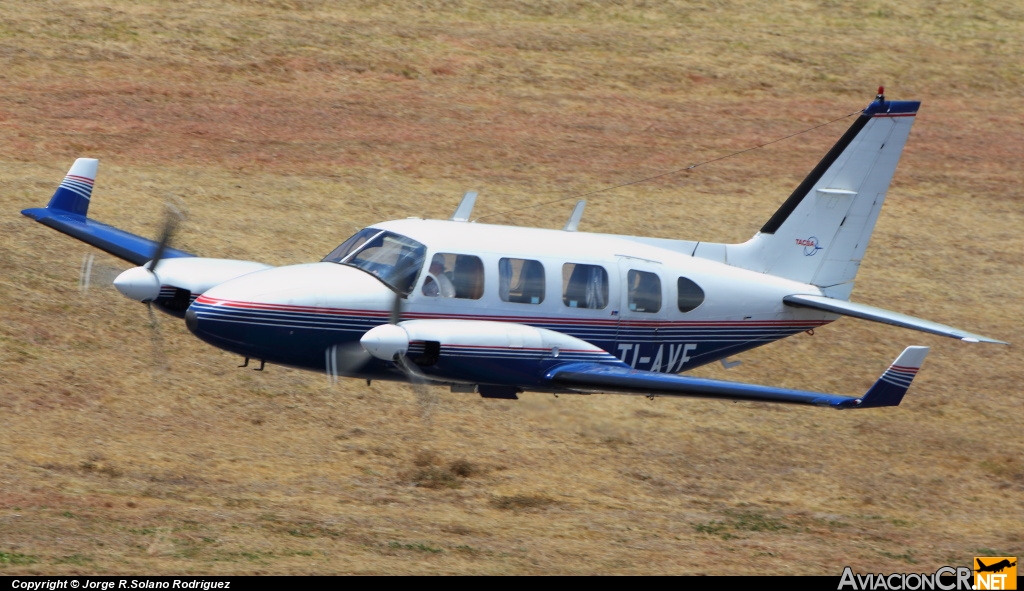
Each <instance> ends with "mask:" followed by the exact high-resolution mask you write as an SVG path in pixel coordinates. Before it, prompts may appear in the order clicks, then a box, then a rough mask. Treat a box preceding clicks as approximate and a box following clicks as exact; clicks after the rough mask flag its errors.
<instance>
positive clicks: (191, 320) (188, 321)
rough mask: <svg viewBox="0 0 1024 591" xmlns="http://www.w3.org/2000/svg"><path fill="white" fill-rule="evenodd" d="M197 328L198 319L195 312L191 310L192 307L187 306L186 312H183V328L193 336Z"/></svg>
mask: <svg viewBox="0 0 1024 591" xmlns="http://www.w3.org/2000/svg"><path fill="white" fill-rule="evenodd" d="M198 327H199V319H198V318H196V311H195V310H194V309H192V306H189V307H188V310H185V328H187V329H188V330H189V332H191V333H193V334H195V332H196V329H197V328H198Z"/></svg>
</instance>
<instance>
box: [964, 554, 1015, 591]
mask: <svg viewBox="0 0 1024 591" xmlns="http://www.w3.org/2000/svg"><path fill="white" fill-rule="evenodd" d="M1016 588H1017V557H1016V556H975V557H974V589H975V590H976V591H982V590H986V591H987V590H988V589H999V590H1000V591H1003V590H1009V589H1016Z"/></svg>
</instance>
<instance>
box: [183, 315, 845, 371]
mask: <svg viewBox="0 0 1024 591" xmlns="http://www.w3.org/2000/svg"><path fill="white" fill-rule="evenodd" d="M191 310H193V311H194V312H195V315H196V318H197V320H198V321H199V327H198V329H197V330H194V332H195V333H196V336H198V337H199V338H201V339H202V340H204V341H206V342H208V343H210V344H212V345H214V346H216V347H220V348H222V349H226V350H228V351H232V352H235V353H238V354H239V355H243V356H246V357H252V358H255V359H265V360H266V361H268V362H270V363H277V364H281V365H289V366H295V367H301V368H306V369H314V370H324V369H325V358H324V351H325V350H326V349H327V348H328V347H331V346H332V345H342V344H346V343H355V342H358V340H359V338H360V337H362V335H363V334H364V333H365V332H366V331H368V330H370V329H371V328H373V327H375V326H378V325H380V324H383V323H384V322H386V321H387V315H388V314H387V312H382V311H371V310H338V309H330V308H312V307H302V306H283V305H281V306H278V305H260V304H244V303H240V302H227V303H226V302H216V303H212V304H211V303H208V302H204V301H203V298H200V299H199V300H198V301H196V302H194V303H193V304H192V307H191ZM442 318H443V319H465V320H488V321H506V322H517V323H519V324H526V325H531V326H536V327H539V328H545V329H548V330H553V331H557V332H561V333H564V334H568V335H570V336H573V337H576V338H579V339H581V340H584V341H587V342H589V343H591V344H593V345H595V346H597V347H600V348H601V349H604V350H605V351H607V352H608V353H610V354H611V355H610V356H608V355H604V358H605V359H606V360H608V361H610V362H614V361H615V360H621V361H622V362H623V363H625V364H627V365H629V366H631V367H634V368H636V369H645V370H651V371H661V372H671V373H678V372H680V371H685V370H688V369H692V368H694V367H697V366H699V365H703V364H706V363H710V362H714V361H717V360H719V359H722V358H725V357H728V356H730V355H734V354H736V353H739V352H742V351H746V350H749V349H752V348H754V347H757V346H759V345H762V344H764V343H768V342H771V341H775V340H778V339H781V338H784V337H787V336H790V335H792V334H795V333H798V332H802V331H805V330H808V329H810V328H814V327H817V326H820V325H822V324H824V323H825V322H822V321H801V322H794V321H728V322H681V321H665V322H642V323H639V322H637V323H630V322H629V321H622V322H621V323H619V322H616V321H608V320H598V321H595V322H593V323H587V321H586V320H582V319H579V318H550V317H510V316H488V315H454V316H453V315H440V314H407V315H406V316H405V319H406V320H412V319H442ZM211 323H213V324H214V326H215V328H213V327H210V324H211ZM203 325H205V326H207V327H208V328H206V329H203ZM415 348H416V347H415V345H414V347H413V349H414V350H415ZM579 355H582V356H581V358H580V359H576V356H572V355H570V356H566V357H563V358H562V359H561V360H560V361H558V362H559V363H562V362H565V361H577V360H583V359H586V360H590V361H595V360H597V359H595V358H594V357H591V356H589V355H590V354H579ZM579 355H577V356H579ZM542 357H543V355H542V354H540V353H536V354H534V353H530V352H529V351H526V352H523V353H521V354H516V353H513V352H510V351H509V350H508V349H500V350H499V349H487V348H469V347H446V349H445V350H443V351H442V355H441V359H440V360H439V362H438V364H437V366H435V367H433V368H425V369H424V371H425V372H426V373H428V374H429V373H437V374H439V375H442V374H444V373H445V372H447V371H455V370H456V369H457V368H458V371H459V372H460V373H464V372H466V371H469V372H470V373H472V374H474V375H476V374H477V373H478V372H477V371H476V370H475V369H470V368H471V367H472V368H479V369H480V372H479V375H480V378H481V379H486V377H487V376H494V375H495V373H494V372H497V373H499V374H501V375H503V376H509V375H512V374H515V375H517V376H518V377H522V378H525V377H526V376H533V377H534V378H535V377H536V376H537V375H539V373H542V372H538V369H539V364H540V360H541V358H542ZM485 368H486V369H485ZM360 376H364V377H376V378H388V377H395V374H394V372H393V369H392V368H391V364H390V363H387V362H383V361H378V360H374V362H372V363H369V364H368V365H367V366H366V367H365V368H364V370H363V371H362V372H360ZM467 379H468V378H467Z"/></svg>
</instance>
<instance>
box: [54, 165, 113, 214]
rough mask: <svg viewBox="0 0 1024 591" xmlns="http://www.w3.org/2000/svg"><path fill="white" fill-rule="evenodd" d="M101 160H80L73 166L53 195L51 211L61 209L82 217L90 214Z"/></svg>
mask: <svg viewBox="0 0 1024 591" xmlns="http://www.w3.org/2000/svg"><path fill="white" fill-rule="evenodd" d="M99 163H100V161H99V160H96V159H95V158H79V159H78V160H75V163H74V164H72V165H71V170H69V171H68V173H67V175H65V176H64V180H63V181H62V182H61V184H60V186H59V187H57V190H56V191H55V192H54V193H53V197H51V198H50V203H49V204H47V206H46V207H47V208H49V209H59V210H61V211H66V212H68V213H74V214H78V215H81V216H84V215H86V214H88V212H89V200H90V199H91V198H92V185H93V183H94V182H95V181H96V169H97V168H98V167H99Z"/></svg>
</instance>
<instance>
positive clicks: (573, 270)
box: [22, 89, 1005, 409]
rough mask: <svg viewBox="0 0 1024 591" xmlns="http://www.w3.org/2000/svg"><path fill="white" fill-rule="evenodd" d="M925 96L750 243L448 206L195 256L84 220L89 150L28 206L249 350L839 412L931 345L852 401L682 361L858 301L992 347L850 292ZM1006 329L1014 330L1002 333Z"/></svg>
mask: <svg viewBox="0 0 1024 591" xmlns="http://www.w3.org/2000/svg"><path fill="white" fill-rule="evenodd" d="M919 105H920V103H919V102H916V101H888V100H886V99H885V97H884V95H883V94H882V93H881V89H879V95H878V96H877V97H876V98H875V100H874V101H873V102H872V103H871V104H870V105H868V107H867V108H866V109H864V111H863V112H862V113H861V114H860V115H859V116H858V118H857V119H856V121H855V122H854V123H853V125H852V126H851V127H850V129H849V130H848V131H847V132H846V133H845V134H844V135H843V136H842V137H841V138H840V139H839V141H838V142H837V143H836V144H835V146H833V147H832V149H831V150H829V152H828V153H827V154H826V155H825V157H824V158H823V159H822V160H821V162H819V163H818V165H817V166H815V167H814V169H813V170H812V171H811V173H810V174H809V175H808V176H807V178H806V179H804V181H803V182H802V183H800V185H799V186H798V187H797V188H796V190H795V191H793V194H792V195H790V196H789V198H788V199H787V200H786V201H785V202H784V203H783V204H782V207H780V208H779V210H778V211H776V212H775V214H774V215H772V216H771V218H770V219H769V220H768V221H767V223H765V224H764V226H763V227H762V228H761V230H760V231H759V232H758V233H757V234H756V235H755V236H754V237H753V238H751V239H750V240H748V241H747V242H745V243H743V244H715V243H708V242H691V241H686V240H670V239H661V238H643V237H635V236H615V235H607V234H589V233H585V232H577V231H576V228H577V225H578V223H579V220H580V215H581V214H582V202H580V203H579V204H577V207H576V209H575V210H574V212H573V214H572V216H571V217H570V219H569V221H568V223H567V224H566V225H565V227H564V228H563V229H562V230H546V229H536V228H518V227H511V226H499V225H489V224H480V223H470V221H469V220H470V214H471V211H472V208H473V203H474V201H475V198H476V194H475V193H467V194H466V196H465V197H464V198H463V201H462V203H461V204H460V205H459V207H458V209H457V211H456V212H455V214H454V215H453V216H452V217H451V218H450V219H448V220H424V219H405V220H398V221H390V222H384V223H380V224H376V225H373V226H370V227H368V228H366V229H364V230H361V231H359V232H358V233H356V234H355V235H354V236H352V237H351V238H349V239H348V240H346V241H345V242H344V243H342V244H341V246H339V247H338V248H336V249H335V250H334V251H333V252H331V253H330V254H328V255H327V256H326V257H325V258H324V259H323V260H322V261H320V262H318V263H310V264H301V265H289V266H284V267H271V266H270V265H265V264H262V263H258V262H251V261H239V260H225V259H209V258H198V257H195V256H194V255H192V254H190V253H186V252H183V251H180V250H176V249H173V248H170V247H168V246H167V241H168V238H169V234H170V231H169V228H168V230H167V231H165V233H164V236H163V238H161V239H160V240H159V241H154V240H148V239H145V238H141V237H139V236H135V235H133V234H129V233H127V232H125V231H123V230H119V229H117V228H114V227H111V226H108V225H105V224H101V223H99V222H96V221H95V220H92V219H90V218H88V217H87V210H88V207H89V200H90V197H91V195H92V186H93V181H94V179H95V178H96V169H97V161H96V160H94V159H87V158H80V159H78V160H77V161H76V162H75V164H74V166H72V167H71V170H70V171H69V172H68V174H67V176H66V177H65V178H64V182H62V183H61V185H60V187H59V188H58V189H57V191H56V193H54V195H53V198H52V199H51V200H50V203H49V205H48V206H47V207H45V208H39V209H28V210H25V211H23V212H22V213H24V214H25V215H27V216H29V217H31V218H34V219H35V220H37V221H39V222H41V223H43V224H45V225H47V226H50V227H52V228H54V229H56V230H58V231H60V232H63V233H65V234H68V235H70V236H73V237H75V238H77V239H79V240H81V241H83V242H86V243H88V244H90V245H92V246H95V247H97V248H99V249H102V250H104V251H106V252H108V253H110V254H112V255H114V256H117V257H120V258H122V259H124V260H126V261H129V262H131V263H134V264H136V265H141V266H139V267H135V268H132V269H129V270H127V271H125V272H124V273H122V274H121V275H120V276H119V277H118V278H117V279H116V280H115V281H114V285H115V286H116V287H117V288H118V289H119V290H120V291H121V292H122V293H123V294H124V295H126V296H127V297H129V298H133V299H136V300H139V301H141V302H146V303H152V304H153V305H155V306H157V307H158V308H160V309H161V310H163V311H165V312H168V313H170V314H173V315H175V316H178V317H183V318H184V319H185V325H186V326H187V327H188V329H189V330H190V331H192V333H193V334H195V335H196V336H197V337H199V338H200V339H202V340H203V341H206V342H207V343H209V344H211V345H213V346H215V347H218V348H221V349H224V350H226V351H230V352H233V353H237V354H238V355H241V356H243V357H245V358H246V363H248V361H249V359H250V358H251V359H255V360H260V361H261V362H262V363H261V366H260V368H261V369H262V367H263V365H262V364H265V363H268V362H269V363H276V364H281V365H287V366H292V367H298V368H303V369H310V370H315V371H326V372H327V374H328V376H329V377H330V379H332V380H334V379H337V378H338V377H339V376H346V377H354V378H362V379H366V380H374V379H383V380H406V381H412V382H417V383H428V384H437V385H445V386H450V387H451V390H452V391H453V392H477V393H479V394H480V395H481V396H484V397H487V398H517V394H518V393H520V392H524V391H535V392H550V393H575V394H588V393H598V392H606V393H623V394H641V395H645V396H652V397H653V396H696V397H706V398H721V399H729V400H749V401H764V402H788V403H797V404H812V405H818V406H831V407H833V408H837V409H844V408H870V407H879V406H896V405H898V404H899V403H900V401H901V400H902V399H903V395H904V394H905V393H906V391H907V388H908V387H909V386H910V382H911V380H912V379H913V378H914V375H915V374H916V373H917V370H918V368H920V367H921V363H922V361H923V360H924V358H925V355H926V354H927V353H928V348H927V347H908V348H907V349H906V350H904V351H903V353H902V354H900V356H899V357H898V358H897V359H896V360H895V361H894V362H893V364H892V365H891V366H890V367H889V368H888V369H887V370H886V371H885V373H883V374H882V376H881V377H880V378H879V379H878V381H877V382H875V384H874V385H873V386H872V387H871V388H870V389H869V390H868V391H867V393H865V394H864V395H862V396H841V395H833V394H823V393H818V392H805V391H800V390H789V389H782V388H773V387H769V386H760V385H753V384H743V383H735V382H728V381H720V380H711V379H700V378H693V377H688V376H684V375H678V374H679V373H680V372H685V371H686V370H689V369H691V368H694V367H697V366H699V365H703V364H706V363H711V362H714V361H719V360H722V361H723V363H725V360H726V358H727V357H728V356H730V355H735V354H737V353H740V352H742V351H746V350H748V349H752V348H754V347H758V346H760V345H764V344H766V343H770V342H772V341H775V340H778V339H782V338H784V337H787V336H789V335H792V334H796V333H800V332H804V331H809V330H812V329H815V328H817V327H819V326H822V325H825V324H828V323H830V322H832V321H833V320H836V319H837V318H839V317H840V316H853V317H856V318H862V319H865V320H873V321H876V322H882V323H886V324H893V325H896V326H902V327H905V328H912V329H915V330H920V331H924V332H929V333H933V334H940V335H946V336H950V337H953V338H957V339H961V340H963V341H967V342H982V341H983V342H989V343H1002V341H997V340H994V339H990V338H987V337H984V336H980V335H976V334H971V333H969V332H966V331H963V330H959V329H957V328H953V327H950V326H945V325H942V324H937V323H934V322H929V321H927V320H922V319H919V318H914V317H911V316H906V315H903V314H899V313H896V312H890V311H888V310H883V309H880V308H876V307H872V306H866V305H863V304H856V303H854V302H851V301H849V297H850V293H851V291H852V289H853V280H854V277H855V276H856V274H857V269H858V268H859V267H860V263H861V259H862V258H863V256H864V251H865V249H866V248H867V246H868V240H869V239H870V237H871V233H872V231H873V229H874V226H875V221H876V220H877V219H878V214H879V211H880V210H881V207H882V202H883V201H884V200H885V195H886V192H887V190H888V188H889V182H890V180H891V179H892V176H893V172H894V171H895V169H896V163H897V161H898V160H899V157H900V154H901V152H902V151H903V145H904V143H905V142H906V140H907V135H908V134H909V132H910V126H911V124H912V123H913V121H914V116H915V114H916V113H917V110H918V106H919ZM1004 344H1005V343H1004Z"/></svg>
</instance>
